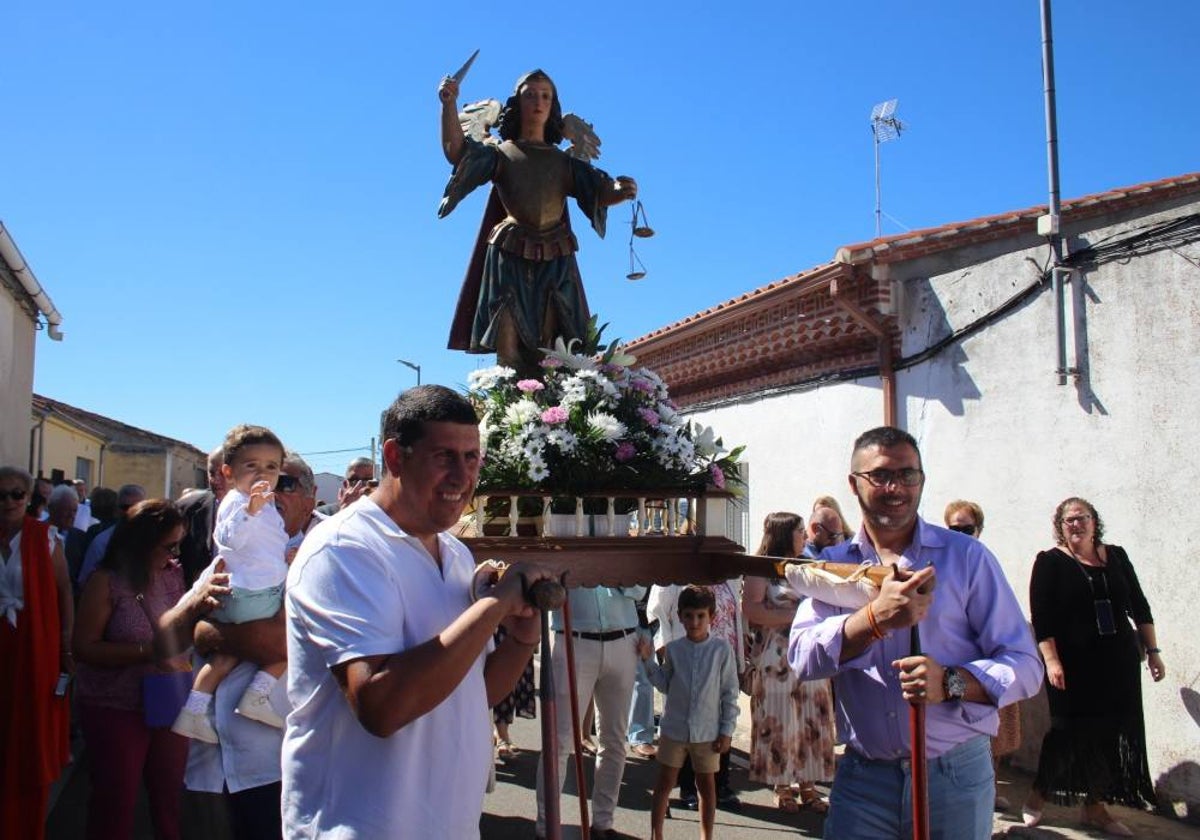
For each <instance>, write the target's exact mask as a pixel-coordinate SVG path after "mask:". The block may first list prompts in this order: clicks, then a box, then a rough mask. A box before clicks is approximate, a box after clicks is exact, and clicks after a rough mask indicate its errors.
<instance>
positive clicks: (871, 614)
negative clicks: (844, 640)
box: [867, 602, 887, 641]
mask: <svg viewBox="0 0 1200 840" xmlns="http://www.w3.org/2000/svg"><path fill="white" fill-rule="evenodd" d="M867 624H869V625H870V627H871V635H872V636H874V637H875V639H876V641H879V640H882V639H885V638H887V636H885V635H884V633H883V631H882V630H880V629H879V622H878V621H877V620H876V619H875V604H874V602H869V603H868V604H867Z"/></svg>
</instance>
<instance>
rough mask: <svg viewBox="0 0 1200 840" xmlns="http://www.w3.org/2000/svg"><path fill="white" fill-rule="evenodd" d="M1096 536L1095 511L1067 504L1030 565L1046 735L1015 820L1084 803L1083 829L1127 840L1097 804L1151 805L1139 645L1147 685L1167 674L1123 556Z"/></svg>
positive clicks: (1099, 532)
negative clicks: (1050, 543)
mask: <svg viewBox="0 0 1200 840" xmlns="http://www.w3.org/2000/svg"><path fill="white" fill-rule="evenodd" d="M1103 536H1104V525H1103V523H1102V522H1101V520H1100V515H1099V514H1098V513H1097V512H1096V509H1095V508H1094V507H1093V506H1092V505H1091V504H1090V503H1089V502H1087V501H1085V500H1083V499H1079V498H1074V497H1073V498H1070V499H1067V500H1065V501H1063V502H1061V503H1060V504H1059V505H1058V507H1057V508H1056V509H1055V511H1054V537H1055V541H1056V542H1057V546H1056V547H1055V548H1052V549H1050V550H1049V551H1043V552H1041V553H1040V554H1038V556H1037V560H1036V561H1035V562H1034V565H1033V577H1032V579H1031V580H1030V584H1029V603H1030V607H1031V609H1032V612H1033V630H1034V634H1035V635H1036V637H1037V640H1038V648H1039V650H1041V653H1042V658H1043V659H1044V660H1045V662H1046V683H1047V685H1046V693H1047V696H1048V698H1049V700H1050V731H1049V732H1048V733H1046V737H1045V740H1043V741H1042V753H1041V757H1040V759H1039V761H1038V772H1037V778H1036V779H1034V782H1033V788H1032V789H1031V790H1030V793H1029V799H1028V800H1026V802H1025V807H1024V808H1022V813H1023V816H1024V821H1025V824H1026V825H1029V826H1033V825H1037V824H1038V823H1039V822H1041V819H1042V806H1043V804H1044V803H1045V801H1046V799H1051V800H1053V801H1055V802H1057V803H1059V804H1062V805H1068V804H1070V803H1071V802H1072V801H1073V800H1074V799H1075V798H1076V797H1078V796H1083V797H1084V804H1083V815H1082V820H1083V823H1084V824H1085V825H1087V826H1089V827H1091V828H1097V829H1099V830H1101V831H1104V832H1106V833H1108V834H1113V835H1116V836H1124V837H1131V836H1133V835H1132V832H1130V830H1129V828H1128V827H1126V826H1125V825H1124V824H1123V823H1121V822H1120V821H1118V820H1117V819H1115V818H1114V817H1113V816H1112V815H1111V814H1109V812H1108V810H1107V808H1105V806H1104V803H1106V802H1112V803H1118V804H1121V805H1128V806H1131V807H1135V808H1143V807H1146V806H1147V805H1148V804H1150V803H1151V802H1153V801H1154V786H1153V784H1152V783H1151V781H1150V770H1149V766H1148V764H1147V761H1146V738H1145V729H1144V726H1143V722H1142V687H1141V674H1140V668H1139V661H1140V659H1141V654H1140V651H1139V647H1138V643H1139V641H1140V642H1141V645H1142V646H1143V647H1144V648H1145V650H1146V654H1147V657H1148V658H1147V665H1148V667H1149V669H1150V674H1151V676H1152V677H1153V678H1154V680H1155V681H1156V682H1157V681H1158V680H1161V679H1162V678H1163V677H1164V676H1166V668H1165V666H1164V665H1163V661H1162V655H1161V653H1160V651H1159V649H1158V643H1157V640H1156V638H1155V634H1154V618H1153V617H1152V616H1151V614H1150V605H1149V603H1147V601H1146V596H1145V595H1143V594H1142V588H1141V586H1140V585H1139V583H1138V579H1137V574H1136V573H1135V572H1134V570H1133V565H1132V564H1131V563H1130V562H1129V555H1127V554H1126V553H1125V550H1124V549H1123V548H1121V547H1120V546H1116V545H1105V544H1104V543H1102V542H1101V539H1102V537H1103ZM1131 619H1132V622H1133V623H1132V624H1131V623H1130V620H1131ZM1134 625H1136V630H1135V629H1134Z"/></svg>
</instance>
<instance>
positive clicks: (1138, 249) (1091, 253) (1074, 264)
mask: <svg viewBox="0 0 1200 840" xmlns="http://www.w3.org/2000/svg"><path fill="white" fill-rule="evenodd" d="M1198 236H1200V214H1190V215H1187V216H1180V217H1178V218H1176V219H1171V220H1169V221H1166V222H1160V223H1157V224H1152V225H1147V226H1145V227H1143V228H1139V229H1138V230H1136V231H1135V232H1133V233H1122V234H1114V235H1113V236H1110V237H1106V238H1104V239H1101V240H1098V241H1097V242H1095V243H1094V244H1092V245H1089V246H1088V247H1087V248H1082V249H1080V250H1078V251H1075V252H1073V253H1072V254H1071V255H1070V256H1069V257H1068V258H1067V259H1065V260H1064V261H1063V263H1062V264H1063V265H1064V266H1067V267H1069V268H1082V267H1098V266H1101V265H1104V264H1106V263H1110V262H1116V261H1126V260H1128V259H1130V258H1132V257H1136V256H1140V255H1143V254H1148V253H1152V252H1154V251H1157V250H1162V249H1168V250H1171V251H1173V252H1175V253H1178V252H1177V251H1176V250H1175V249H1176V247H1177V246H1181V245H1187V244H1190V243H1193V242H1195V241H1196V240H1197V237H1198ZM1179 256H1181V257H1183V258H1184V259H1185V260H1187V261H1188V262H1189V263H1192V264H1193V265H1195V264H1196V263H1195V262H1194V261H1193V260H1192V259H1190V258H1188V257H1186V256H1184V255H1183V254H1180V255H1179ZM1049 287H1050V265H1049V261H1047V263H1046V264H1045V265H1044V266H1042V268H1041V269H1040V270H1039V276H1038V279H1037V280H1035V281H1034V282H1033V283H1031V284H1030V285H1028V286H1026V287H1025V288H1024V289H1022V290H1020V291H1019V292H1017V293H1016V294H1014V295H1013V296H1012V297H1010V298H1008V300H1006V301H1004V302H1003V303H1001V304H1000V305H999V306H997V307H996V308H995V309H993V310H991V311H990V312H987V313H986V314H984V315H981V316H980V317H979V318H976V319H975V320H974V321H971V322H970V323H969V324H965V325H964V326H961V327H959V328H958V329H956V330H953V331H952V332H950V333H949V334H948V335H946V336H945V337H943V338H941V339H939V340H938V341H935V342H934V343H933V344H931V345H929V346H928V347H926V348H924V349H923V350H919V351H917V352H916V353H913V354H912V355H909V356H905V357H903V358H901V359H897V360H896V362H895V364H894V365H893V366H892V367H893V370H907V369H908V368H911V367H914V366H916V365H919V364H921V363H922V362H926V361H928V360H930V359H932V358H934V357H935V356H937V355H939V354H941V353H942V352H943V351H944V350H946V348H948V347H950V346H952V345H955V344H958V343H959V342H961V341H963V340H964V339H967V338H970V337H971V336H972V335H975V334H976V333H978V332H979V331H981V330H983V329H984V328H985V327H989V326H991V325H992V324H994V323H996V322H997V321H1000V320H1001V319H1003V318H1005V317H1007V316H1008V315H1009V314H1011V313H1012V312H1013V311H1015V310H1016V309H1018V308H1020V307H1021V306H1022V305H1024V304H1025V303H1026V302H1028V301H1030V300H1032V299H1033V298H1035V297H1036V296H1038V295H1039V294H1041V293H1042V292H1043V291H1045V290H1046V289H1048V288H1049ZM880 373H881V368H880V366H879V365H865V366H863V367H858V368H852V369H850V370H843V371H837V372H834V373H824V374H820V375H818V376H813V377H809V378H808V379H803V380H801V381H799V382H793V383H790V384H788V385H781V386H778V387H775V388H764V389H762V390H759V391H757V392H756V393H757V396H758V398H759V399H766V398H767V397H774V396H780V395H783V394H791V393H798V392H802V391H811V390H814V389H816V388H820V387H822V386H825V385H831V384H835V383H838V382H849V381H853V380H855V379H864V378H866V377H869V376H879V375H880ZM745 397H746V395H745V394H741V395H738V396H732V397H719V398H716V399H712V400H704V401H702V402H699V403H695V404H693V405H690V406H688V407H687V410H688V411H689V412H693V411H708V410H712V409H715V408H721V407H724V406H727V405H734V404H737V403H740V402H743V401H744V400H745Z"/></svg>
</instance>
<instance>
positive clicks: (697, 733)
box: [646, 633, 738, 744]
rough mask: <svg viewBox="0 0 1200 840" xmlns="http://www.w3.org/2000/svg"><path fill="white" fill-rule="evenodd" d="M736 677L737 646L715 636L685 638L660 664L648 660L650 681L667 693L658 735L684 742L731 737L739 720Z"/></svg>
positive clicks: (669, 647) (671, 647) (672, 646)
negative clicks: (732, 645)
mask: <svg viewBox="0 0 1200 840" xmlns="http://www.w3.org/2000/svg"><path fill="white" fill-rule="evenodd" d="M737 674H738V672H737V663H736V662H734V657H733V648H731V647H730V646H729V642H727V641H725V640H724V639H720V638H717V637H716V636H714V635H712V634H711V633H710V634H709V636H708V638H707V639H705V640H704V641H702V642H693V641H692V640H690V639H688V638H687V637H684V638H682V639H676V640H675V641H673V642H670V643H668V644H667V650H666V656H665V657H664V658H663V663H662V664H661V665H659V664H658V663H657V662H655V661H654V659H653V658H650V659H648V660H646V675H647V676H648V677H649V678H650V682H651V683H653V684H654V687H655V688H657V689H658V690H659V691H661V692H663V693H664V694H666V695H667V701H666V703H665V704H663V713H662V717H661V718H660V719H659V724H658V726H659V733H660V734H661V735H664V736H666V737H667V738H670V739H671V740H673V741H682V742H683V743H686V744H700V743H706V742H710V741H715V740H717V737H718V736H720V735H730V736H732V735H733V730H734V727H736V726H737V717H738V702H737V701H738V678H737Z"/></svg>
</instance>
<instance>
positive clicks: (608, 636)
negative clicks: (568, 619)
mask: <svg viewBox="0 0 1200 840" xmlns="http://www.w3.org/2000/svg"><path fill="white" fill-rule="evenodd" d="M554 632H555V633H561V632H562V631H561V630H555V631H554ZM636 632H637V628H636V627H630V628H628V629H626V630H610V631H608V632H607V633H586V632H584V631H582V630H572V631H571V635H572V636H574V637H575V638H576V639H587V640H588V641H589V642H615V641H616V640H617V639H624V638H625V637H626V636H628V635H629V634H630V633H636Z"/></svg>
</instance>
